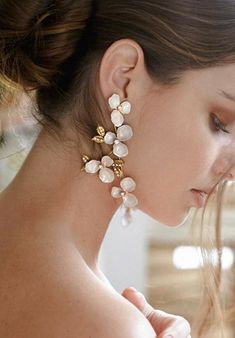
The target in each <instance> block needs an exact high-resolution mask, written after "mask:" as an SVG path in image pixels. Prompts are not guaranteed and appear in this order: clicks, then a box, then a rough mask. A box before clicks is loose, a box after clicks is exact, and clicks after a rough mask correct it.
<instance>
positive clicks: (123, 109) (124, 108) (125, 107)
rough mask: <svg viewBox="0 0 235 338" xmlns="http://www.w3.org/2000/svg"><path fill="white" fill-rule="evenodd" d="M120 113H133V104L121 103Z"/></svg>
mask: <svg viewBox="0 0 235 338" xmlns="http://www.w3.org/2000/svg"><path fill="white" fill-rule="evenodd" d="M120 111H121V112H122V114H129V113H130V111H131V104H130V102H129V101H124V102H122V103H121V109H120Z"/></svg>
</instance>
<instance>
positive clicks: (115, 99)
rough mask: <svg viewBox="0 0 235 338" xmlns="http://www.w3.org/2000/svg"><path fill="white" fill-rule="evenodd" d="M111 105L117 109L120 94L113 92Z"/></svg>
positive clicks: (110, 99)
mask: <svg viewBox="0 0 235 338" xmlns="http://www.w3.org/2000/svg"><path fill="white" fill-rule="evenodd" d="M108 102H109V106H110V108H111V109H116V108H117V107H118V106H119V105H120V102H121V101H120V96H119V95H118V94H113V95H112V96H111V97H110V98H109V100H108Z"/></svg>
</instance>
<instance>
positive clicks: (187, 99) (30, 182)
mask: <svg viewBox="0 0 235 338" xmlns="http://www.w3.org/2000/svg"><path fill="white" fill-rule="evenodd" d="M99 75H100V77H99V85H100V90H101V94H102V96H103V99H104V100H105V101H106V102H107V101H108V98H109V97H110V96H111V95H112V94H113V93H117V94H119V95H120V97H121V99H122V100H123V99H124V98H127V99H128V100H129V101H130V102H131V103H132V111H131V113H130V114H129V115H128V116H126V119H125V123H127V124H129V125H130V126H132V128H133V131H134V135H133V138H132V139H131V140H130V141H128V147H129V155H128V157H127V158H126V160H125V167H124V171H125V173H126V176H127V175H128V176H130V177H132V178H133V179H134V180H135V181H136V183H137V187H136V190H135V195H136V197H137V198H138V200H139V205H138V207H139V209H140V210H142V211H144V212H146V213H148V214H149V215H150V216H152V217H153V218H155V219H156V220H158V221H159V222H161V223H163V224H166V225H170V226H178V225H179V224H182V223H183V222H184V221H185V219H186V217H187V215H188V213H189V210H190V208H191V207H192V206H194V203H195V201H194V197H193V194H192V192H191V191H190V190H191V189H192V188H195V189H204V188H209V187H212V186H213V185H214V184H215V183H216V182H217V181H218V180H219V178H220V176H221V175H222V174H223V173H224V172H225V171H226V170H227V168H228V166H230V165H231V164H232V163H233V162H234V161H235V158H234V157H235V102H233V101H231V100H228V99H226V98H223V97H222V96H221V95H220V94H219V91H221V90H223V91H226V92H228V93H230V94H233V95H234V96H235V89H234V88H235V64H228V65H226V66H222V67H220V68H219V67H214V68H210V69H209V68H208V69H205V70H197V71H187V72H185V73H184V74H183V76H182V78H181V81H180V82H179V84H177V85H175V86H162V85H160V84H159V83H158V82H157V81H153V80H152V79H151V78H150V76H149V74H148V73H147V71H146V68H145V64H144V55H143V51H142V49H141V48H140V46H139V45H138V44H136V43H135V42H134V41H132V40H128V39H123V40H119V41H117V42H115V43H114V44H112V45H111V46H110V47H109V48H108V49H107V51H106V53H105V55H104V56H103V59H102V62H101V65H100V71H99ZM211 111H214V112H215V113H217V116H218V117H219V118H221V119H222V120H223V122H224V123H225V124H229V125H228V127H227V128H228V129H229V131H230V134H226V133H223V132H221V131H220V132H218V131H216V130H215V128H214V129H213V126H212V125H211V123H210V119H209V113H210V112H211ZM106 117H107V120H109V119H110V111H107V116H106ZM94 132H95V131H94ZM64 136H65V137H68V139H73V137H74V135H73V132H72V129H71V128H70V126H69V124H67V122H66V121H65V124H64ZM67 146H68V144H66V143H62V142H58V141H57V140H55V139H53V138H52V137H50V136H49V135H47V134H46V132H45V131H42V132H41V133H40V135H39V137H38V139H37V141H36V142H35V144H34V146H33V148H32V150H31V152H30V154H29V155H28V157H27V159H26V160H25V162H24V164H23V166H22V167H21V169H20V171H19V172H18V174H17V175H16V177H15V178H14V180H13V181H12V182H11V184H10V185H9V186H8V187H7V188H6V189H5V191H4V192H3V193H2V194H1V195H0V231H1V236H0V248H2V249H1V250H8V251H9V252H12V259H13V256H14V257H16V256H17V259H18V260H19V261H21V262H24V261H25V260H26V257H27V261H30V259H32V260H33V259H34V258H35V257H38V254H37V253H38V252H40V257H45V258H46V260H47V268H48V269H50V268H51V267H52V266H53V267H54V266H57V267H58V269H59V267H60V266H61V259H62V260H63V261H62V263H63V262H64V263H66V264H67V262H68V261H69V262H70V261H72V262H74V265H73V264H72V263H71V264H68V267H67V269H68V272H69V271H72V269H73V266H75V265H76V264H80V267H81V270H80V271H81V272H83V271H85V268H84V266H86V267H88V268H89V269H90V271H91V272H92V273H93V274H94V275H95V276H96V277H98V279H100V280H102V281H103V282H104V283H106V286H108V281H107V280H106V278H105V276H104V275H103V274H102V272H101V271H100V269H99V266H98V255H99V250H100V246H101V243H102V241H103V238H104V236H105V233H106V231H107V228H108V224H109V222H110V221H111V219H112V216H113V214H114V212H115V211H116V210H117V208H118V207H119V205H120V203H121V200H119V199H113V198H112V197H111V195H110V192H111V188H112V186H118V183H119V180H117V179H116V180H115V182H113V183H112V184H104V183H102V182H101V181H100V180H99V179H98V178H97V175H91V174H87V173H84V172H83V173H80V168H81V166H82V163H81V154H78V151H77V149H76V148H75V147H72V146H70V147H69V148H68V147H67ZM68 149H69V151H68ZM231 174H232V175H233V174H235V171H234V172H232V171H231ZM45 239H46V241H45ZM48 243H50V244H51V245H48ZM17 247H19V248H20V250H18V251H17ZM12 248H14V250H13V251H12V250H11V249H12ZM22 248H24V250H22ZM61 254H62V255H63V258H61ZM70 258H73V259H72V260H70ZM36 262H37V260H36V259H35V262H34V263H35V264H37V263H36ZM75 262H76V263H75ZM84 263H85V264H84ZM44 264H45V263H44ZM38 269H39V267H38ZM57 273H58V271H57Z"/></svg>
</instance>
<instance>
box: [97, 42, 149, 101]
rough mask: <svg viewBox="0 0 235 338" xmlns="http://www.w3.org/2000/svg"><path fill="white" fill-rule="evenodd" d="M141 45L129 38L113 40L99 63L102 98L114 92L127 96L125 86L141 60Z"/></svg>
mask: <svg viewBox="0 0 235 338" xmlns="http://www.w3.org/2000/svg"><path fill="white" fill-rule="evenodd" d="M142 58H143V51H142V49H141V47H140V46H139V45H138V44H137V43H136V42H134V41H132V40H130V39H121V40H118V41H116V42H114V43H113V44H112V45H111V46H110V47H109V48H108V49H107V50H106V52H105V54H104V56H103V59H102V61H101V64H100V70H99V82H100V89H101V92H102V94H103V96H104V99H106V98H107V97H109V96H110V94H111V93H113V92H115V93H117V94H118V95H120V97H122V98H126V97H127V87H128V85H129V84H130V81H132V80H133V79H135V78H136V75H137V74H136V73H137V72H138V71H139V70H140V67H139V64H140V63H141V62H143V60H141V59H142Z"/></svg>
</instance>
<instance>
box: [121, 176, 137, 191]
mask: <svg viewBox="0 0 235 338" xmlns="http://www.w3.org/2000/svg"><path fill="white" fill-rule="evenodd" d="M120 186H121V188H122V189H123V190H124V191H127V192H132V191H134V190H135V188H136V183H135V181H134V180H133V178H131V177H124V178H123V179H122V180H121V182H120Z"/></svg>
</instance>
